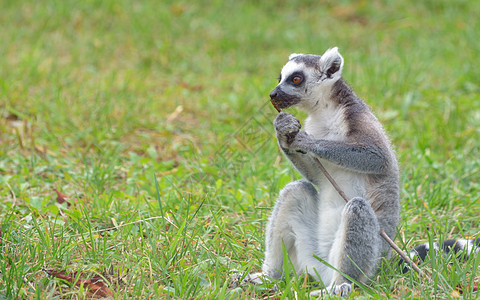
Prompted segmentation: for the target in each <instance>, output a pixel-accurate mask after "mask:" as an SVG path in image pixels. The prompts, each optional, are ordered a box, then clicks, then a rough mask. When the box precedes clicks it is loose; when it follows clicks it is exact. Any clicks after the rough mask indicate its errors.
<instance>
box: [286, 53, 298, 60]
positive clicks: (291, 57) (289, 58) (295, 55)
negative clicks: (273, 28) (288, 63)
mask: <svg viewBox="0 0 480 300" xmlns="http://www.w3.org/2000/svg"><path fill="white" fill-rule="evenodd" d="M299 55H301V54H299V53H292V54H290V56H289V57H288V60H292V59H294V58H295V57H297V56H299Z"/></svg>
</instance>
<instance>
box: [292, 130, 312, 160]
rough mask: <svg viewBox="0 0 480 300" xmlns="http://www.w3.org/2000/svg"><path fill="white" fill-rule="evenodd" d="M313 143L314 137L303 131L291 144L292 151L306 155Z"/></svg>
mask: <svg viewBox="0 0 480 300" xmlns="http://www.w3.org/2000/svg"><path fill="white" fill-rule="evenodd" d="M312 141H313V137H312V136H311V135H309V134H308V133H307V132H305V131H303V130H302V131H299V132H298V133H297V135H295V138H294V139H293V141H292V143H291V144H290V150H291V151H296V152H299V153H303V154H306V153H307V152H308V150H307V149H309V148H310V147H309V144H310V145H311V143H312Z"/></svg>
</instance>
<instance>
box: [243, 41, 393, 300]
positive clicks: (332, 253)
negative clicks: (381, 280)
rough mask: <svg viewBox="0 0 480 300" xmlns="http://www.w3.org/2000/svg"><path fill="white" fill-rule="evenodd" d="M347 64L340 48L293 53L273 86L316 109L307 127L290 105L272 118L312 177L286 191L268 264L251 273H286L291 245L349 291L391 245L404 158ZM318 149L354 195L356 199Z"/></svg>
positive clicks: (306, 269) (312, 270)
mask: <svg viewBox="0 0 480 300" xmlns="http://www.w3.org/2000/svg"><path fill="white" fill-rule="evenodd" d="M342 68H343V57H342V56H341V55H340V53H339V52H338V50H337V48H333V49H329V50H327V51H326V52H325V53H324V54H323V55H322V56H319V55H310V54H309V55H304V54H292V55H290V57H289V61H288V62H287V64H286V65H285V66H284V67H283V68H282V71H281V74H280V78H279V84H278V85H277V87H275V89H274V90H273V91H272V92H271V94H270V97H271V100H272V102H273V103H274V104H275V105H276V106H277V107H279V108H287V107H291V106H295V107H298V108H300V109H303V110H305V111H306V112H307V113H308V118H307V119H306V121H305V130H300V128H301V125H300V122H299V121H298V120H297V119H296V118H295V117H294V116H292V115H291V114H288V113H283V112H282V113H280V114H279V115H278V116H277V118H276V119H275V121H274V126H275V130H276V132H277V139H278V143H279V146H280V148H281V149H282V151H283V152H284V153H285V155H286V156H287V157H288V159H289V160H290V161H291V162H292V163H293V165H294V166H295V168H296V169H297V170H298V171H299V172H300V174H302V175H303V177H304V178H305V179H306V180H299V181H295V182H292V183H289V184H288V185H287V186H286V187H285V188H284V189H283V190H282V191H281V192H280V196H279V198H278V200H277V202H276V204H275V207H274V209H273V212H272V214H271V216H270V219H269V222H268V226H267V232H266V251H265V261H264V264H263V267H262V272H261V273H257V274H251V275H249V277H248V278H247V280H251V281H253V282H257V283H258V282H259V281H261V279H260V278H259V277H261V276H266V277H267V278H268V277H270V278H273V279H277V278H279V277H280V276H281V274H282V266H283V261H284V260H283V255H282V253H283V252H282V251H283V246H284V247H285V249H286V251H287V253H288V256H289V258H290V260H291V261H292V263H293V266H294V267H295V271H296V272H297V273H308V274H310V275H312V276H313V277H314V278H316V279H317V280H321V282H323V283H324V284H325V286H326V287H327V290H328V291H329V292H331V293H334V294H341V295H343V296H346V295H348V294H349V293H350V290H351V281H350V279H349V278H348V277H350V278H352V279H354V280H356V281H359V282H366V281H367V280H368V278H369V277H371V276H373V275H374V274H375V272H376V270H377V266H378V265H379V263H380V258H381V257H382V256H385V255H387V254H388V253H389V250H390V248H389V245H388V244H387V243H386V242H385V241H384V240H382V238H381V237H380V235H379V229H380V228H382V229H383V230H384V231H385V232H386V233H387V235H388V236H389V237H390V238H392V239H393V238H394V236H395V233H396V226H397V224H398V220H399V212H400V204H399V172H398V166H397V160H396V157H395V153H394V152H393V150H392V149H391V147H390V143H389V140H388V138H387V136H386V135H385V132H384V130H383V129H382V126H381V124H380V122H379V121H378V120H377V118H376V117H375V116H374V115H373V114H372V112H371V110H370V108H369V107H368V106H367V105H366V104H365V103H364V102H363V101H362V100H361V99H359V98H358V97H357V96H356V95H355V94H354V92H353V91H352V89H351V88H350V87H349V86H348V85H347V84H346V83H345V81H344V80H343V79H342V78H341V74H342ZM314 157H316V158H318V159H319V160H320V161H321V163H322V164H323V165H324V167H325V168H326V169H327V170H328V172H329V173H330V175H331V176H332V177H333V178H334V179H335V180H336V181H337V183H338V184H339V186H340V187H341V188H342V189H343V190H344V192H345V193H346V195H347V196H348V197H349V199H351V200H350V201H349V202H348V203H346V202H345V201H344V200H343V199H342V198H341V197H340V195H339V194H338V193H337V191H336V190H335V189H334V188H333V186H332V185H331V184H330V182H329V181H328V180H327V179H326V178H325V176H324V175H323V173H322V172H321V171H320V169H319V168H318V165H317V164H316V163H315V161H314V159H313V158H314ZM315 256H317V257H319V258H320V259H322V260H324V261H326V262H327V263H328V264H329V265H331V266H332V267H333V268H332V267H329V266H327V265H325V264H324V263H323V262H322V261H321V260H319V259H317V258H316V257H315ZM335 270H338V271H335ZM344 275H347V277H345V276H344ZM319 292H320V291H319Z"/></svg>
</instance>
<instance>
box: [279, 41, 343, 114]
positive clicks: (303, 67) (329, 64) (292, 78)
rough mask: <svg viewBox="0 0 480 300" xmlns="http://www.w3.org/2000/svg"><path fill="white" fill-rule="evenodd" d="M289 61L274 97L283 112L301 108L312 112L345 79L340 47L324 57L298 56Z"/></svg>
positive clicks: (294, 55) (328, 52)
mask: <svg viewBox="0 0 480 300" xmlns="http://www.w3.org/2000/svg"><path fill="white" fill-rule="evenodd" d="M288 59H289V60H288V62H287V64H286V65H285V66H283V68H282V72H281V73H280V77H279V78H278V82H279V83H278V85H277V86H276V87H275V89H274V90H273V91H272V92H271V93H270V98H271V99H272V101H273V102H274V103H275V105H276V106H278V107H279V108H287V107H290V106H298V107H300V108H303V109H305V110H307V111H308V110H309V109H311V108H313V107H314V106H316V104H317V103H318V102H319V101H320V100H321V99H323V98H324V95H325V94H326V93H329V92H330V89H331V87H332V85H333V84H334V83H335V82H336V81H337V80H339V79H340V77H341V76H342V68H343V57H342V56H341V55H340V53H339V52H338V48H337V47H335V48H331V49H328V50H327V51H326V52H325V53H324V54H323V55H322V56H320V55H312V54H295V53H294V54H291V55H290V57H289V58H288ZM326 96H328V95H326Z"/></svg>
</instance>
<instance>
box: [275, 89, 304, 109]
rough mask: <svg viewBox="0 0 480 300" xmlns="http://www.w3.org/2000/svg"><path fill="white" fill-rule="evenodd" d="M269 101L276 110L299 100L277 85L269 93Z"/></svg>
mask: <svg viewBox="0 0 480 300" xmlns="http://www.w3.org/2000/svg"><path fill="white" fill-rule="evenodd" d="M270 101H271V102H272V104H273V106H275V108H277V110H278V109H279V108H280V109H283V108H288V107H290V106H292V105H295V104H297V103H298V102H300V98H298V97H296V96H293V95H289V94H287V93H285V92H284V91H282V89H281V88H279V86H277V87H276V88H275V89H274V90H273V91H272V92H271V93H270Z"/></svg>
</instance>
